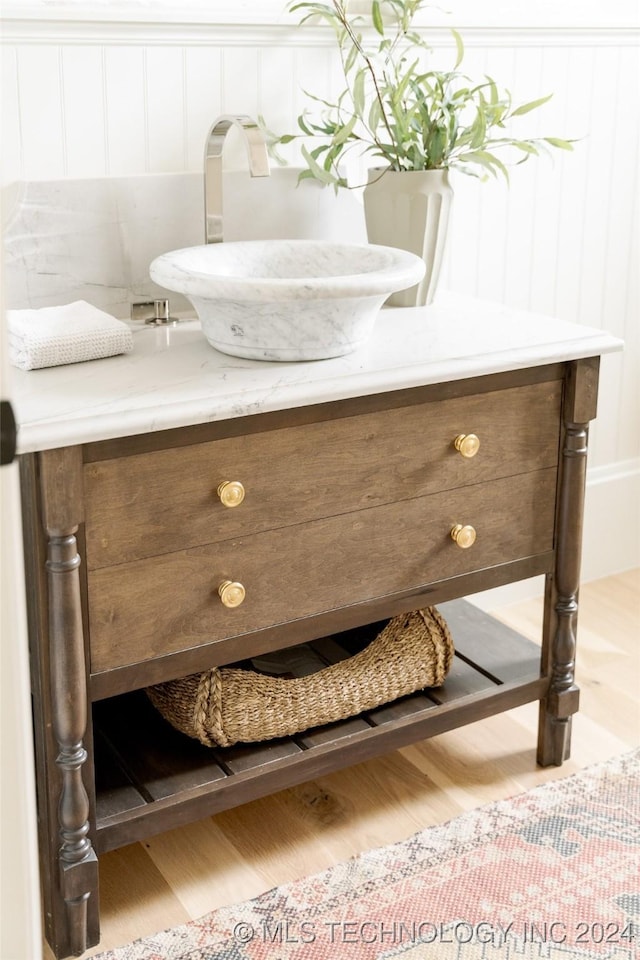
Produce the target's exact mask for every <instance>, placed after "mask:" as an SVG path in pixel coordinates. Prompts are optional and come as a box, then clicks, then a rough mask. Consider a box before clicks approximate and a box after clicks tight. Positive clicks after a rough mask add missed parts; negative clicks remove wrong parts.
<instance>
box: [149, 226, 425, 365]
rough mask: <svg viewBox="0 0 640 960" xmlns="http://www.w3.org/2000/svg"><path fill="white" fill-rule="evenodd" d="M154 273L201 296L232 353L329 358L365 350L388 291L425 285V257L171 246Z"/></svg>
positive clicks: (371, 250) (363, 247) (337, 246)
mask: <svg viewBox="0 0 640 960" xmlns="http://www.w3.org/2000/svg"><path fill="white" fill-rule="evenodd" d="M149 273H150V275H151V278H152V280H154V281H155V282H156V283H158V284H160V286H162V287H165V288H166V289H167V290H173V291H176V292H178V293H182V294H184V295H185V296H186V297H187V298H188V299H189V300H190V301H191V303H192V304H193V306H194V307H195V309H196V311H197V313H198V317H199V318H200V322H201V324H202V329H203V332H204V335H205V336H206V338H207V340H208V341H209V343H210V344H211V345H212V346H213V347H215V348H216V349H217V350H220V351H221V352H222V353H227V354H231V355H232V356H235V357H247V358H250V359H252V360H321V359H327V358H329V357H340V356H343V355H344V354H347V353H352V352H353V351H354V350H357V349H358V347H360V346H361V345H362V344H363V343H364V342H365V341H366V340H367V339H368V337H369V336H370V334H371V331H372V329H373V325H374V322H375V318H376V316H377V313H378V311H379V309H380V307H381V306H382V304H383V303H384V301H385V300H386V299H387V297H388V296H389V295H390V294H391V293H395V292H397V291H398V290H404V289H406V288H407V287H411V286H413V284H415V283H418V282H419V281H420V280H421V279H422V276H423V274H424V263H423V262H422V260H420V258H419V257H417V256H415V255H414V254H412V253H407V252H406V251H404V250H396V249H395V248H393V247H382V246H372V245H367V244H342V243H334V242H333V241H320V240H247V241H237V242H231V243H212V244H207V245H202V246H197V247H187V248H184V249H182V250H174V251H172V252H170V253H165V254H163V255H162V256H160V257H157V258H156V259H155V260H154V261H153V262H152V264H151V266H150V268H149Z"/></svg>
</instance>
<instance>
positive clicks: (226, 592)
mask: <svg viewBox="0 0 640 960" xmlns="http://www.w3.org/2000/svg"><path fill="white" fill-rule="evenodd" d="M218 593H219V594H220V599H221V600H222V602H223V604H224V605H225V607H230V608H232V609H233V607H239V606H240V604H241V603H242V601H243V600H244V598H245V596H246V590H245V589H244V587H243V586H242V584H241V583H238V582H237V581H234V580H223V581H222V583H221V584H220V586H219V587H218Z"/></svg>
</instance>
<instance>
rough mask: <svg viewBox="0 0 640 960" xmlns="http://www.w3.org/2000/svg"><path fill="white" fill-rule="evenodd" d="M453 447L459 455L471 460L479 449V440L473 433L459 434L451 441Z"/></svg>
mask: <svg viewBox="0 0 640 960" xmlns="http://www.w3.org/2000/svg"><path fill="white" fill-rule="evenodd" d="M453 445H454V447H455V448H456V450H457V451H458V453H459V454H461V455H462V456H463V457H467V459H471V457H475V455H476V453H477V452H478V450H479V449H480V439H479V438H478V437H476V435H475V433H459V434H458V436H457V437H456V438H455V440H454V441H453Z"/></svg>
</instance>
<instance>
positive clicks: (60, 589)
mask: <svg viewBox="0 0 640 960" xmlns="http://www.w3.org/2000/svg"><path fill="white" fill-rule="evenodd" d="M22 495H23V501H25V508H26V507H27V505H28V506H29V507H30V509H25V516H30V517H31V518H32V519H31V520H30V521H29V523H26V524H25V560H26V565H27V587H28V590H29V633H30V643H31V673H32V684H33V688H34V711H35V730H36V766H37V793H38V821H39V842H40V869H41V885H42V896H43V919H44V927H45V932H46V936H47V939H48V940H49V943H50V945H51V948H52V950H53V951H54V953H55V955H56V956H57V957H66V956H69V955H70V954H73V955H76V956H77V955H80V954H81V953H83V952H84V951H85V950H86V949H87V948H88V947H89V946H93V945H94V944H95V943H97V942H98V939H99V925H98V864H97V857H96V854H95V851H94V850H93V847H92V845H91V841H90V837H89V834H90V811H91V807H92V803H93V776H92V771H91V769H90V768H89V767H88V765H87V758H88V751H87V748H86V745H85V742H84V741H85V737H86V736H87V713H88V695H87V660H86V656H85V643H84V635H83V621H82V606H81V598H80V578H79V568H80V556H79V553H78V545H77V541H76V532H77V530H78V526H79V523H80V522H81V521H82V460H81V454H80V451H79V449H78V448H73V447H71V448H64V449H62V450H52V451H47V452H46V453H42V454H39V455H37V456H31V457H28V458H24V462H23V464H22ZM34 517H35V518H37V519H36V520H34V519H33V518H34ZM88 739H89V744H90V742H91V738H90V736H89V738H88ZM87 787H88V789H87Z"/></svg>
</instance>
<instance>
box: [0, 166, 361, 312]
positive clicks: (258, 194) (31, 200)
mask: <svg viewBox="0 0 640 960" xmlns="http://www.w3.org/2000/svg"><path fill="white" fill-rule="evenodd" d="M298 173H299V171H298V170H296V169H295V168H284V169H280V168H276V169H274V170H273V171H272V173H271V176H270V177H265V178H263V179H252V178H251V177H249V176H248V174H247V173H246V171H244V170H228V171H225V173H224V219H225V235H226V239H227V240H250V239H260V240H262V239H270V238H274V239H275V238H301V239H302V238H308V239H326V240H341V241H342V242H345V243H364V242H366V239H367V238H366V231H365V226H364V214H363V212H362V205H361V203H359V202H358V200H357V199H356V198H355V197H354V196H353V195H352V194H350V193H348V192H345V191H343V192H342V194H341V195H339V196H336V195H335V194H334V192H333V191H332V190H329V189H327V190H323V189H322V188H321V186H320V185H319V184H317V183H314V182H312V181H310V180H306V181H303V183H301V184H300V187H296V180H297V176H298ZM203 194H204V185H203V178H202V174H201V173H175V174H147V175H144V176H137V177H101V178H95V179H84V180H72V179H68V180H51V181H27V182H23V183H18V184H11V185H9V186H8V187H5V188H4V190H3V198H2V200H3V202H2V211H3V219H4V220H5V222H4V224H3V233H4V237H3V241H4V266H5V270H4V304H5V307H6V308H9V309H27V308H37V307H54V306H61V305H63V304H66V303H70V302H71V301H73V300H87V301H88V302H89V303H92V304H93V305H94V306H96V307H98V308H99V309H101V310H106V311H107V312H108V313H111V314H112V315H113V316H114V317H117V318H119V319H125V318H128V317H129V313H130V305H131V303H132V302H134V301H136V300H148V299H153V298H154V297H159V296H162V295H163V291H162V290H161V289H160V288H159V287H158V286H157V284H155V283H154V282H153V281H152V280H151V279H150V277H149V264H150V263H151V261H152V260H153V259H154V258H155V257H158V256H159V255H160V254H162V253H165V252H166V251H167V250H175V249H177V248H179V247H191V246H194V245H196V244H200V243H202V241H203V239H204V196H203ZM171 306H172V312H174V313H175V312H179V311H184V310H186V309H189V304H188V302H187V301H186V300H185V299H184V298H183V297H182V296H181V295H179V294H176V295H175V297H172V298H171Z"/></svg>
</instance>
